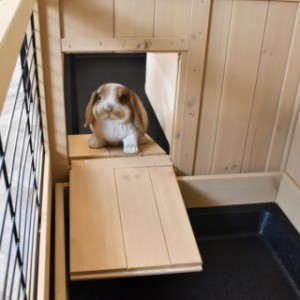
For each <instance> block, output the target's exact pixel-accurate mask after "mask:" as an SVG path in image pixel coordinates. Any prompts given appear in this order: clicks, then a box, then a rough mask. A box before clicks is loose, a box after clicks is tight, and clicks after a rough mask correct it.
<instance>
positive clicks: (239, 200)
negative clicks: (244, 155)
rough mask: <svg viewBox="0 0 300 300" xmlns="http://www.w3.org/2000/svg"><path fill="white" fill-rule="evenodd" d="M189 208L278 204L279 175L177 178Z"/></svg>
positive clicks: (255, 174) (247, 174)
mask: <svg viewBox="0 0 300 300" xmlns="http://www.w3.org/2000/svg"><path fill="white" fill-rule="evenodd" d="M177 180H178V184H179V187H180V190H181V193H182V196H183V199H184V202H185V205H186V207H187V208H192V207H209V206H223V205H239V204H251V203H264V202H275V201H276V197H277V193H278V189H279V184H280V180H281V173H280V172H270V173H246V174H226V175H205V176H182V177H177Z"/></svg>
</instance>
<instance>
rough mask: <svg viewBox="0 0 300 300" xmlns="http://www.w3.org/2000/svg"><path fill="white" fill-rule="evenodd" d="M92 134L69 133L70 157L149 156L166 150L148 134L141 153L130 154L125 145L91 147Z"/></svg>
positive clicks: (140, 146)
mask: <svg viewBox="0 0 300 300" xmlns="http://www.w3.org/2000/svg"><path fill="white" fill-rule="evenodd" d="M90 136H91V134H76V135H68V144H69V158H70V159H71V160H75V159H88V158H109V157H123V156H133V157H134V156H146V155H147V156H148V155H164V154H166V152H165V151H164V150H163V149H162V148H161V147H160V146H158V145H157V144H156V143H155V142H154V141H153V139H152V138H151V137H150V136H148V135H146V137H147V140H148V143H146V144H143V145H139V149H140V151H139V153H137V154H134V155H131V154H130V155H129V154H126V153H124V152H123V146H118V147H105V148H100V149H91V148H90V147H89V146H88V141H89V138H90Z"/></svg>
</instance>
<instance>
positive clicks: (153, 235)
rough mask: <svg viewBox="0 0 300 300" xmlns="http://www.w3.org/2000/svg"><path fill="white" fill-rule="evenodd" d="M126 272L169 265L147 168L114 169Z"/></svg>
mask: <svg viewBox="0 0 300 300" xmlns="http://www.w3.org/2000/svg"><path fill="white" fill-rule="evenodd" d="M115 174H116V184H117V189H118V197H119V204H120V212H121V219H122V226H123V229H124V242H125V247H126V257H127V262H128V268H129V269H131V268H151V267H157V266H158V267H159V266H160V267H163V266H168V265H170V258H169V253H168V248H167V245H166V242H165V237H164V233H163V230H162V226H161V220H160V217H159V214H158V211H157V205H156V200H155V195H154V193H153V189H152V184H151V179H150V175H149V171H148V169H147V168H126V169H116V170H115Z"/></svg>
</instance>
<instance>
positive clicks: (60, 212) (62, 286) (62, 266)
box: [54, 183, 68, 300]
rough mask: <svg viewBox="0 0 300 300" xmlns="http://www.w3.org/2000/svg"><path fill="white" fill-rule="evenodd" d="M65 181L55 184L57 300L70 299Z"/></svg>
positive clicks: (55, 285)
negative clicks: (67, 269) (67, 268)
mask: <svg viewBox="0 0 300 300" xmlns="http://www.w3.org/2000/svg"><path fill="white" fill-rule="evenodd" d="M66 186H67V185H66V184H64V183H57V184H56V185H55V256H54V257H55V268H54V270H55V275H54V281H55V284H54V294H55V299H57V300H67V299H68V289H67V271H66V266H67V265H66V239H65V209H64V207H65V196H64V192H65V187H66Z"/></svg>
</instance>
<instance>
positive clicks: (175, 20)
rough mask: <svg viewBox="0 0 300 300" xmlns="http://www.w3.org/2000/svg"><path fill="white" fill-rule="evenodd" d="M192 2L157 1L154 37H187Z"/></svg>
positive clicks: (176, 0) (183, 0) (187, 0)
mask: <svg viewBox="0 0 300 300" xmlns="http://www.w3.org/2000/svg"><path fill="white" fill-rule="evenodd" d="M191 7H192V0H157V1H156V11H155V28H154V36H155V37H174V36H176V37H187V36H188V35H189V29H190V18H191Z"/></svg>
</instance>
